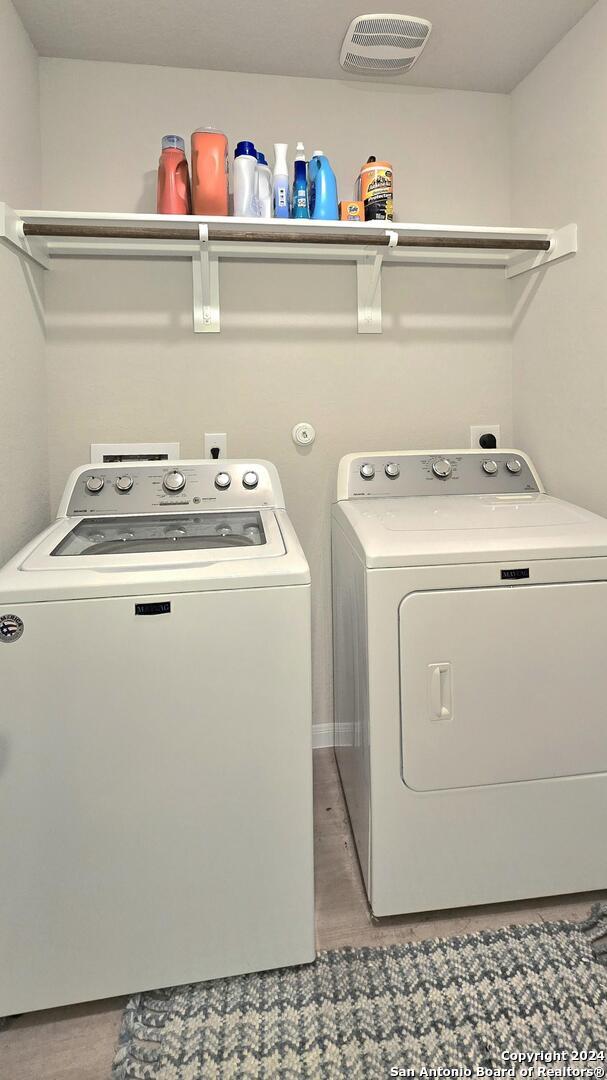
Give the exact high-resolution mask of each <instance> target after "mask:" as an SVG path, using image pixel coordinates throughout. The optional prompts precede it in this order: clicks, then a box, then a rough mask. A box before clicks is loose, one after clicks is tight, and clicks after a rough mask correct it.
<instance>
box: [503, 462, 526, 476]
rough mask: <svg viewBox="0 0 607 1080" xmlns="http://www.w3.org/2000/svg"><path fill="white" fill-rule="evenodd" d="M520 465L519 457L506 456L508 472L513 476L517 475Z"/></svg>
mask: <svg viewBox="0 0 607 1080" xmlns="http://www.w3.org/2000/svg"><path fill="white" fill-rule="evenodd" d="M522 467H523V466H522V465H521V463H520V461H519V459H518V458H515V457H513V458H508V461H507V462H506V468H507V470H508V472H509V473H512V474H513V475H514V476H518V474H519V473H520V471H521V469H522Z"/></svg>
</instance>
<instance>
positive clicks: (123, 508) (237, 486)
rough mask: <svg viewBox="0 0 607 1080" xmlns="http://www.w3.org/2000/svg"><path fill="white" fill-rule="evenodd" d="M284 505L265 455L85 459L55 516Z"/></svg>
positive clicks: (278, 507) (236, 508) (189, 511)
mask: <svg viewBox="0 0 607 1080" xmlns="http://www.w3.org/2000/svg"><path fill="white" fill-rule="evenodd" d="M263 507H272V508H275V509H284V497H283V494H282V489H281V486H280V480H279V479H278V473H277V472H276V469H275V468H274V466H273V465H271V464H270V462H268V461H242V460H238V461H236V460H227V459H225V460H220V461H190V460H187V459H186V460H179V461H158V462H149V461H145V462H137V463H135V462H128V463H124V462H122V463H119V464H111V465H109V464H108V465H102V464H99V465H87V466H84V467H83V468H81V469H76V471H75V472H74V473H72V475H71V476H70V478H69V480H68V483H67V487H66V489H65V492H64V494H63V498H62V500H61V505H60V507H59V513H58V516H59V517H63V516H65V517H89V516H96V517H100V516H103V517H106V516H108V515H111V514H121V515H125V514H159V513H162V512H163V510H166V511H167V512H168V511H170V512H171V513H172V514H175V513H176V512H179V511H184V512H188V513H192V511H193V510H207V509H211V510H212V509H217V510H228V509H229V510H247V509H249V510H250V509H253V508H263Z"/></svg>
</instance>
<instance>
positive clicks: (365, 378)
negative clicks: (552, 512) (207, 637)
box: [41, 60, 511, 725]
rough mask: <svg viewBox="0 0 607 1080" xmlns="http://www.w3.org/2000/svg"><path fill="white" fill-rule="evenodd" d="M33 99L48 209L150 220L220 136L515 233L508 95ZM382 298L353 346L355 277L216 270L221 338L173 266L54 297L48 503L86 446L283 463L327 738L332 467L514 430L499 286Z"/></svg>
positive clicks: (51, 291) (72, 74) (254, 87)
mask: <svg viewBox="0 0 607 1080" xmlns="http://www.w3.org/2000/svg"><path fill="white" fill-rule="evenodd" d="M41 86H42V118H43V120H42V138H43V162H44V172H43V187H44V203H45V205H46V206H48V207H50V208H55V209H61V208H65V209H82V210H116V211H120V210H123V211H129V210H131V211H132V210H139V211H152V210H153V209H154V193H153V187H154V178H155V169H156V163H157V158H158V152H159V145H160V138H161V136H162V135H163V134H165V133H168V132H176V133H183V134H185V135H186V136H187V135H188V133H189V132H190V131H191V130H193V129H194V128H195V127H197V126H199V125H202V124H204V123H209V122H211V123H215V124H218V125H223V126H225V129H226V131H227V134H228V137H229V141H230V145H231V147H232V148H233V147H234V144H235V141H236V139H238V138H242V137H249V138H253V139H254V140H255V142H256V143H257V145H258V146H260V147H262V148H263V149H265V151H266V153H267V154H268V156H269V157H271V154H270V151H271V147H272V142H273V141H274V139H277V140H278V139H280V140H289V141H290V144H291V147H293V146H294V144H295V141H296V140H297V139H300V138H301V139H304V140H305V143H306V147H307V150H308V151H312V150H313V149H315V148H317V147H318V146H320V147H321V148H322V149H324V150H325V151H326V152H327V153H328V154H329V155H330V157H331V160H332V162H333V163H334V166H335V168H336V171H337V174H338V180H339V182H340V185H341V190H342V192H343V195H344V197H346V198H349V197H351V185H352V183H353V180H354V177H355V174H356V172H357V170H358V167H359V165H360V163H361V161H362V160H363V159H366V157H367V156H368V154H370V153H375V154H376V155H377V156H378V157H381V156H386V157H389V158H390V159H391V160H392V161H393V163H394V166H395V171H396V180H397V209H398V210H399V216H400V218H401V219H409V220H420V221H423V220H427V221H441V220H442V221H448V220H452V221H458V222H470V223H474V222H477V223H478V222H483V223H494V224H504V223H508V221H509V217H510V207H509V190H508V184H509V162H508V100H507V98H505V97H503V96H501V95H497V94H474V93H462V92H454V91H439V90H420V89H412V88H402V87H398V88H394V87H385V86H378V85H371V86H369V85H368V84H362V83H353V84H348V83H343V82H335V83H333V82H327V81H324V80H322V81H319V80H313V79H288V78H280V77H268V76H255V75H242V74H231V73H224V72H203V71H190V70H172V69H167V68H152V67H144V66H136V67H135V66H129V65H121V64H105V63H94V62H78V61H63V60H43V61H42V62H41ZM66 148H67V149H66ZM383 291H384V327H385V329H384V334H383V335H382V336H381V337H373V336H367V337H360V336H358V335H357V333H356V311H355V296H356V284H355V272H354V268H353V267H352V266H330V265H324V266H313V265H307V266H304V267H296V266H290V265H285V264H282V265H280V264H278V265H268V264H264V265H262V266H261V267H256V266H255V265H252V264H247V265H244V266H243V265H236V264H224V265H223V266H222V268H221V296H222V332H221V334H219V335H205V336H197V337H195V336H194V335H193V333H192V330H191V272H190V269H189V267H188V266H187V264H186V263H175V262H173V263H170V262H166V263H164V262H156V263H146V264H143V263H136V262H128V263H118V262H116V261H114V262H112V261H109V260H108V261H106V262H99V261H98V260H95V261H94V262H86V261H81V262H77V261H71V260H70V261H67V260H66V261H63V262H61V263H59V264H57V263H56V264H55V268H54V269H53V271H52V273H51V274H50V275H49V280H48V282H47V309H48V333H49V351H48V356H49V391H50V459H51V474H52V493H53V499H54V500H55V501H56V500H57V498H58V497H59V493H60V491H61V487H62V484H63V483H64V481H65V478H66V476H67V473H68V472H69V470H70V469H71V468H72V467H73V466H74V465H76V464H78V463H80V462H83V461H85V460H87V458H88V453H89V443H90V442H91V441H97V440H109V439H147V438H154V439H159V438H171V439H179V440H180V441H181V447H182V452H183V454H184V455H186V456H200V455H201V447H202V436H203V432H204V431H205V430H207V431H227V433H228V450H229V453H230V454H231V455H233V456H240V455H242V456H248V455H251V456H260V457H267V458H269V459H270V460H272V461H274V462H275V463H276V464H277V466H278V468H279V470H280V473H281V476H282V479H283V484H284V487H285V493H286V497H287V503H288V507H289V510H290V512H291V515H292V518H293V520H294V523H295V526H296V528H297V530H298V532H299V534H300V536H301V539H302V542H303V545H304V547H305V550H306V553H307V555H308V558H309V561H310V564H311V569H312V574H313V581H314V589H315V605H314V670H315V680H314V681H315V687H314V707H315V720H316V722H317V724H321V725H322V724H329V723H330V721H331V715H332V709H331V667H330V636H331V614H330V604H329V570H330V549H329V505H330V502H331V500H332V498H333V495H334V486H335V473H336V467H337V462H338V460H339V457H340V456H341V455H342V454H344V453H346V452H348V451H351V450H357V449H365V448H369V449H373V448H375V449H381V448H400V447H402V448H407V447H415V446H422V447H427V446H432V445H435V446H458V445H462V444H463V445H467V441H468V431H467V427H468V424H469V423H474V422H483V421H491V420H495V421H498V422H500V423H501V424H502V425H503V428H504V435H505V438H506V439H507V438H508V435H509V430H510V426H511V349H510V319H509V307H508V290H507V288H506V287H505V284H504V280H503V274H502V273H500V272H499V271H477V270H471V269H465V270H461V269H460V270H449V269H440V270H439V269H413V268H410V267H394V268H388V269H387V270H386V272H385V274H384V290H383ZM299 420H309V421H311V422H312V423H313V424H314V425H315V426H316V428H317V431H318V439H317V443H316V444H315V446H314V447H313V448H310V449H306V450H303V451H302V450H300V451H298V450H297V449H296V448H295V446H294V445H293V443H292V442H291V438H290V431H291V428H292V426H293V424H295V423H296V422H297V421H299Z"/></svg>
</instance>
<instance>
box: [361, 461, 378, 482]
mask: <svg viewBox="0 0 607 1080" xmlns="http://www.w3.org/2000/svg"><path fill="white" fill-rule="evenodd" d="M360 475H361V476H362V478H363V480H372V479H373V477H374V476H375V466H374V465H369V464H368V462H365V464H364V465H361V467H360Z"/></svg>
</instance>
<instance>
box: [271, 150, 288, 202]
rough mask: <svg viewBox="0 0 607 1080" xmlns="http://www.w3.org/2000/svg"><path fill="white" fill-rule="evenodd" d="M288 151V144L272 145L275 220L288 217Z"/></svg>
mask: <svg viewBox="0 0 607 1080" xmlns="http://www.w3.org/2000/svg"><path fill="white" fill-rule="evenodd" d="M288 149H289V146H288V143H274V181H273V191H274V217H277V218H288V216H289V170H288V167H287V150H288Z"/></svg>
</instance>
